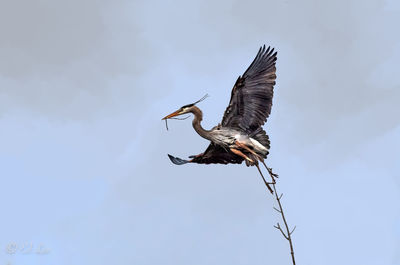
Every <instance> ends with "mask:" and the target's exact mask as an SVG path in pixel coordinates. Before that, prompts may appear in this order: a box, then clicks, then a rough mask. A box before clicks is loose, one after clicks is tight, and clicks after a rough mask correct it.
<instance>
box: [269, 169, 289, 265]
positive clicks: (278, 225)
mask: <svg viewBox="0 0 400 265" xmlns="http://www.w3.org/2000/svg"><path fill="white" fill-rule="evenodd" d="M264 165H265V163H264ZM265 167H266V168H267V170H268V173H269V175H270V176H271V178H272V182H273V183H271V184H272V187H273V189H274V194H275V199H276V201H277V202H278V206H279V209H277V208H275V207H273V208H274V209H275V210H276V211H277V212H278V213H280V214H281V217H282V220H283V223H284V225H285V230H286V233H285V232H284V231H283V229H282V227H281V226H280V224H279V223H277V224H276V225H274V227H275V228H276V229H278V230H279V231H281V234H282V235H283V237H284V238H285V239H286V240H287V241H289V246H290V255H291V256H292V263H293V265H296V261H295V259H294V250H293V242H292V234H293V232H294V230H295V229H296V226H295V227H294V228H293V230H292V231H291V232H290V230H289V225H288V224H287V221H286V218H285V214H284V213H283V208H282V204H281V198H282V196H283V193H281V195H280V196H278V192H277V191H276V183H275V179H274V177H277V176H278V175H277V174H274V173H273V172H272V168H269V167H267V166H266V165H265Z"/></svg>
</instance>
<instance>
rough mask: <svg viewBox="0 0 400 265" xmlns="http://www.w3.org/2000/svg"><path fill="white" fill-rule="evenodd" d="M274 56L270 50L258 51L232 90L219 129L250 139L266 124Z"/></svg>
mask: <svg viewBox="0 0 400 265" xmlns="http://www.w3.org/2000/svg"><path fill="white" fill-rule="evenodd" d="M276 54H277V53H276V52H274V49H270V47H268V49H265V45H264V46H263V47H261V48H260V50H259V51H258V53H257V56H256V58H255V59H254V61H253V62H252V63H251V65H250V66H249V68H248V69H247V70H246V72H244V74H243V76H239V78H238V79H237V81H236V83H235V85H234V86H233V89H232V93H231V100H230V102H229V106H228V107H227V108H226V110H225V113H224V117H223V119H222V123H221V125H222V126H224V127H232V128H237V129H239V130H242V131H244V132H246V133H247V134H250V135H251V134H252V133H253V132H255V131H256V130H257V129H258V128H259V127H260V126H262V125H263V124H264V123H265V122H266V121H267V118H268V116H269V114H270V113H271V107H272V96H273V92H274V91H273V89H274V85H275V79H276V75H275V71H276V68H275V62H276Z"/></svg>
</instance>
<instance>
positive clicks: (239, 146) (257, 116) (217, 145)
mask: <svg viewBox="0 0 400 265" xmlns="http://www.w3.org/2000/svg"><path fill="white" fill-rule="evenodd" d="M276 54H277V53H276V52H274V49H270V47H268V49H265V45H264V46H263V47H261V48H260V50H259V51H258V53H257V56H256V57H255V59H254V60H253V62H252V63H251V64H250V66H249V68H248V69H247V70H246V71H245V72H244V74H243V75H242V76H239V78H238V79H237V81H236V83H235V85H234V86H233V89H232V93H231V100H230V102H229V106H228V107H227V108H226V110H225V113H224V117H223V118H222V122H221V123H220V124H218V126H215V127H214V128H212V129H211V130H206V129H204V128H203V127H202V126H201V124H200V122H201V121H202V119H203V114H202V112H201V110H200V109H199V108H198V107H197V106H196V104H197V103H198V102H200V101H201V100H199V101H196V102H195V103H192V104H188V105H185V106H182V107H181V108H179V109H178V110H177V111H175V112H173V113H171V114H169V115H167V116H165V117H164V118H163V120H166V119H170V118H173V117H176V116H179V115H182V114H185V113H193V115H194V119H193V128H194V129H195V130H196V132H197V133H198V134H199V135H200V136H201V137H203V138H205V139H208V140H210V141H211V143H210V145H209V146H208V148H207V149H206V151H204V153H201V154H199V155H195V156H189V158H191V159H190V160H184V159H181V158H178V157H174V156H172V155H169V154H168V156H169V158H170V159H171V161H172V163H174V164H176V165H183V164H186V163H199V164H213V163H218V164H229V163H232V164H241V163H242V162H243V160H244V161H245V162H246V165H247V166H256V167H257V169H258V171H259V172H260V174H261V177H262V178H263V180H264V183H265V185H266V186H267V187H268V189H269V191H270V192H271V193H273V191H272V189H271V187H270V186H269V185H268V184H271V183H268V182H267V181H266V180H265V178H264V176H263V174H262V173H261V170H260V168H259V165H258V161H260V162H262V163H263V164H264V166H265V168H266V169H267V170H268V171H269V173H270V175H271V177H272V183H275V180H274V176H277V175H275V174H273V173H272V171H271V169H270V168H268V167H267V166H266V165H265V163H264V159H266V158H267V155H268V153H269V148H270V141H269V137H268V135H267V134H266V132H265V131H264V130H263V128H262V126H263V125H264V123H265V122H266V121H267V118H268V116H269V114H270V113H271V107H272V97H273V88H274V85H275V79H276V75H275V71H276V68H275V62H276V59H277V57H276Z"/></svg>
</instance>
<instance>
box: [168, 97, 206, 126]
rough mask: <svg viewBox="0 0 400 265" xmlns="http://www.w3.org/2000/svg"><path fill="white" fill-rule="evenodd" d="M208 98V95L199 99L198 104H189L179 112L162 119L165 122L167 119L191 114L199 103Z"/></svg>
mask: <svg viewBox="0 0 400 265" xmlns="http://www.w3.org/2000/svg"><path fill="white" fill-rule="evenodd" d="M206 97H208V95H205V96H204V97H202V98H201V99H199V100H198V101H196V102H194V103H192V104H187V105H185V106H182V107H180V108H179V109H178V110H177V111H174V112H172V113H171V114H169V115H167V116H165V117H164V118H162V119H163V120H166V119H170V118H173V117H176V116H179V115H182V114H186V113H189V112H191V110H192V109H193V107H194V106H195V105H196V104H197V103H199V102H200V101H203V100H204V99H205V98H206Z"/></svg>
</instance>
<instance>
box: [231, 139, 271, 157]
mask: <svg viewBox="0 0 400 265" xmlns="http://www.w3.org/2000/svg"><path fill="white" fill-rule="evenodd" d="M235 144H236V145H237V146H238V147H242V148H243V149H245V150H247V151H249V152H250V153H251V154H253V155H255V156H256V157H257V158H258V160H260V161H263V160H264V159H263V158H262V157H261V156H260V155H259V154H257V153H256V152H254V151H253V150H251V149H250V148H249V147H248V146H247V145H246V144H244V143H241V142H239V141H235Z"/></svg>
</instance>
